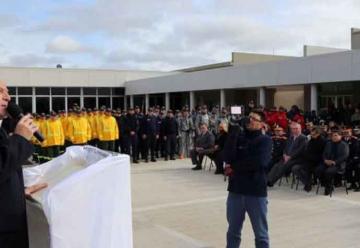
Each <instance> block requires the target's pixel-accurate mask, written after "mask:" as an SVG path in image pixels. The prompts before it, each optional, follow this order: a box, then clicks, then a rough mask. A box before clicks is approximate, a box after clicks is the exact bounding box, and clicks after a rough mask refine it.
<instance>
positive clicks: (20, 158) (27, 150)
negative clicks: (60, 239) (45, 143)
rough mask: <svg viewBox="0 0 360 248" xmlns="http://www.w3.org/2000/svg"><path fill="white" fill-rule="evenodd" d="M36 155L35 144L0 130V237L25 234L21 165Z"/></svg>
mask: <svg viewBox="0 0 360 248" xmlns="http://www.w3.org/2000/svg"><path fill="white" fill-rule="evenodd" d="M32 152H33V146H32V144H31V143H30V142H29V141H27V140H26V139H24V138H23V137H21V136H19V135H17V134H14V135H12V136H10V137H9V136H8V135H7V134H6V132H5V131H4V129H3V128H0V233H1V232H13V231H19V230H24V229H25V230H26V208H25V195H24V194H25V193H24V180H23V173H22V168H21V165H23V164H24V163H25V161H26V159H28V158H29V157H30V156H31V154H32Z"/></svg>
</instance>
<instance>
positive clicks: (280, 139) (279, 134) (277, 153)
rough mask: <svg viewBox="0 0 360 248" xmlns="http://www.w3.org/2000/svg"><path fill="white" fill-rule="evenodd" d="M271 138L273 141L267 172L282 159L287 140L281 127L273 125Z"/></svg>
mask: <svg viewBox="0 0 360 248" xmlns="http://www.w3.org/2000/svg"><path fill="white" fill-rule="evenodd" d="M271 139H272V141H273V149H272V153H271V162H270V164H269V167H268V169H267V170H268V171H267V172H269V171H271V169H272V167H273V166H274V165H275V164H277V163H278V162H279V161H280V160H281V159H282V156H283V152H284V149H285V145H286V140H287V137H286V136H285V134H284V131H283V128H282V127H275V128H274V135H272V136H271Z"/></svg>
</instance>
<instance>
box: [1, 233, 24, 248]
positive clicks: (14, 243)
mask: <svg viewBox="0 0 360 248" xmlns="http://www.w3.org/2000/svg"><path fill="white" fill-rule="evenodd" d="M0 247H1V248H28V247H29V241H28V234H27V230H24V231H17V232H5V233H3V232H0Z"/></svg>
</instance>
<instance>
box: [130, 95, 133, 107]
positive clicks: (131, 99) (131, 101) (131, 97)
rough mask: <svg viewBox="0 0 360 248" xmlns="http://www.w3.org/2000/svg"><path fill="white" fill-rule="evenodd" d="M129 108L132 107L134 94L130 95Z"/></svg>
mask: <svg viewBox="0 0 360 248" xmlns="http://www.w3.org/2000/svg"><path fill="white" fill-rule="evenodd" d="M130 108H134V95H131V96H130Z"/></svg>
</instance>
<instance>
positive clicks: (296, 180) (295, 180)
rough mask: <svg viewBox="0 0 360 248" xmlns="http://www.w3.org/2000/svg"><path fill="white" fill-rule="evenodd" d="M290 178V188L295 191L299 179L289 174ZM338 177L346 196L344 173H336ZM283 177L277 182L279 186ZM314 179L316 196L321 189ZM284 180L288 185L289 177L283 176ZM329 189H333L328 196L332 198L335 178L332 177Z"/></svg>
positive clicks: (346, 188)
mask: <svg viewBox="0 0 360 248" xmlns="http://www.w3.org/2000/svg"><path fill="white" fill-rule="evenodd" d="M290 176H291V178H292V179H291V186H290V188H291V189H293V188H294V186H295V190H296V191H297V190H298V188H299V184H300V179H299V178H298V177H296V176H295V174H293V173H291V174H290ZM338 176H339V177H340V180H341V186H343V187H344V188H345V192H346V194H347V195H348V194H349V191H348V187H347V180H346V178H345V173H344V172H339V173H338ZM283 178H284V177H282V178H280V180H279V186H281V183H282V179H283ZM313 179H314V182H315V183H316V194H319V190H320V188H321V183H320V180H317V179H316V178H315V177H314V178H313ZM285 180H286V183H289V176H285ZM331 188H332V189H333V190H332V191H330V194H329V196H330V197H332V194H333V192H334V190H335V177H333V179H332V180H331Z"/></svg>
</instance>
